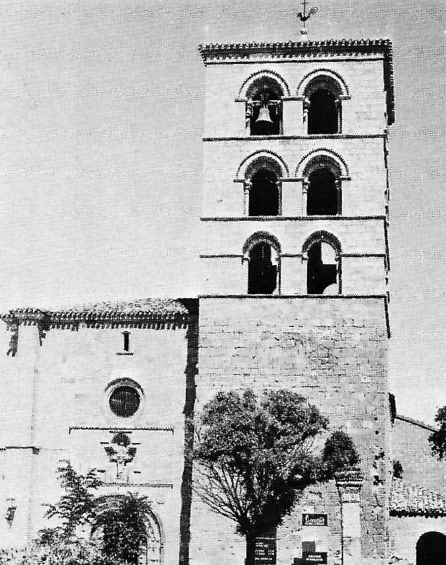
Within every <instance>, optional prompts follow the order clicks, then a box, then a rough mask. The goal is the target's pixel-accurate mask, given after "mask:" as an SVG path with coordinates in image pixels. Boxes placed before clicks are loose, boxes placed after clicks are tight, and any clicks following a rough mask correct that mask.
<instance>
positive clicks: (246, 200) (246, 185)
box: [243, 179, 252, 216]
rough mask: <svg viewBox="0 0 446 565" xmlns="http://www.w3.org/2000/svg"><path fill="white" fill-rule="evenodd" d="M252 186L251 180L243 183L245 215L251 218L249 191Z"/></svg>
mask: <svg viewBox="0 0 446 565" xmlns="http://www.w3.org/2000/svg"><path fill="white" fill-rule="evenodd" d="M251 186H252V182H251V180H250V179H246V180H245V181H244V182H243V213H244V215H245V216H249V191H250V190H251Z"/></svg>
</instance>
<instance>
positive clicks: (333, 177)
mask: <svg viewBox="0 0 446 565" xmlns="http://www.w3.org/2000/svg"><path fill="white" fill-rule="evenodd" d="M336 172H337V171H335V170H333V167H329V166H327V165H325V166H324V164H322V165H321V166H319V167H317V168H314V169H313V170H312V171H311V172H310V173H309V174H308V181H307V185H308V188H307V214H308V215H309V216H312V215H328V216H334V215H336V214H340V213H341V192H340V182H339V173H338V174H336Z"/></svg>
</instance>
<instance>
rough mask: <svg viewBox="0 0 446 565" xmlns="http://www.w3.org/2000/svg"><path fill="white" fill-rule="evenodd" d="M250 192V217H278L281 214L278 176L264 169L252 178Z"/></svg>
mask: <svg viewBox="0 0 446 565" xmlns="http://www.w3.org/2000/svg"><path fill="white" fill-rule="evenodd" d="M251 183H252V184H251V189H250V191H249V215H250V216H277V215H278V214H279V189H278V186H277V176H276V175H275V173H273V172H272V171H269V170H267V169H262V170H260V171H257V173H255V174H254V175H253V176H252V178H251Z"/></svg>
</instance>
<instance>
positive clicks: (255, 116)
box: [246, 74, 343, 135]
mask: <svg viewBox="0 0 446 565" xmlns="http://www.w3.org/2000/svg"><path fill="white" fill-rule="evenodd" d="M284 95H285V93H284V91H283V88H282V86H281V85H280V84H279V82H278V81H277V80H275V79H274V78H273V77H271V76H269V75H261V76H260V77H258V78H257V79H255V80H254V81H253V82H252V83H251V85H250V86H249V87H248V89H247V91H246V125H247V127H248V128H249V133H250V135H281V134H282V133H283V119H282V114H283V109H282V106H283V104H282V100H283V97H284ZM342 97H343V90H342V87H341V85H340V83H339V82H338V81H337V80H336V79H335V78H333V76H330V75H329V74H319V75H317V76H316V77H314V78H313V79H312V80H311V81H310V82H309V83H308V84H307V86H306V87H305V89H304V91H303V100H304V115H303V119H304V122H305V123H306V130H307V133H308V134H309V135H324V134H326V135H331V134H338V133H341V126H342V104H341V99H342Z"/></svg>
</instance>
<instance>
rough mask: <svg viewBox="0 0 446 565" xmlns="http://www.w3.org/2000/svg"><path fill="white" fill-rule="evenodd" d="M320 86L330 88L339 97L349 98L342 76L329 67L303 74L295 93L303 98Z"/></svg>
mask: <svg viewBox="0 0 446 565" xmlns="http://www.w3.org/2000/svg"><path fill="white" fill-rule="evenodd" d="M321 86H324V87H326V88H328V89H329V90H331V91H332V92H333V94H335V95H336V96H337V97H338V98H340V99H348V98H350V93H349V90H348V87H347V84H346V83H345V81H344V79H343V78H342V76H341V75H340V74H339V73H337V72H335V71H332V70H330V69H317V70H315V71H312V72H310V73H308V74H307V75H305V76H304V78H303V79H302V80H301V81H300V83H299V85H298V87H297V92H296V95H297V96H298V97H299V98H301V99H305V98H307V97H308V96H310V95H311V94H312V93H313V92H314V91H315V90H317V89H319V88H320V87H321Z"/></svg>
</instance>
